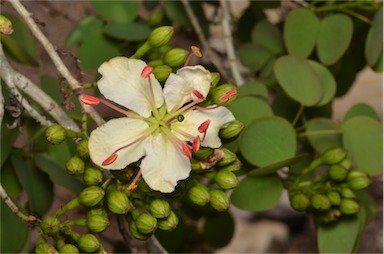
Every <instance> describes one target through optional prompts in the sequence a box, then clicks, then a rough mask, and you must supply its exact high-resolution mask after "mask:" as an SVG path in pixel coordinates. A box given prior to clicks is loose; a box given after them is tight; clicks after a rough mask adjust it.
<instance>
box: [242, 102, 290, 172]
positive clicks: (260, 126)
mask: <svg viewBox="0 0 384 254" xmlns="http://www.w3.org/2000/svg"><path fill="white" fill-rule="evenodd" d="M248 110H249V109H248ZM239 144H240V152H241V154H242V155H243V157H244V158H245V159H246V160H247V161H248V162H249V163H251V164H252V165H254V166H258V167H264V166H267V165H269V164H272V163H276V162H279V161H282V160H286V159H289V158H291V157H293V156H294V155H295V152H296V133H295V130H294V129H293V127H292V125H291V124H290V123H289V122H288V121H287V120H285V119H284V118H281V117H276V116H267V117H262V118H258V119H256V120H254V121H253V122H252V123H250V124H249V125H248V126H247V127H246V128H245V129H244V131H243V132H242V134H240V137H239Z"/></svg>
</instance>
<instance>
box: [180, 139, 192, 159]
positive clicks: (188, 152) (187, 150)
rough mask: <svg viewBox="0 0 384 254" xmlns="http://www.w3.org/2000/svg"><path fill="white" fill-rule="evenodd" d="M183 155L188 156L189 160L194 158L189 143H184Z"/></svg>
mask: <svg viewBox="0 0 384 254" xmlns="http://www.w3.org/2000/svg"><path fill="white" fill-rule="evenodd" d="M182 148H183V153H184V154H185V156H187V157H188V158H189V159H191V158H192V148H191V147H190V146H189V145H188V144H187V143H183V146H182Z"/></svg>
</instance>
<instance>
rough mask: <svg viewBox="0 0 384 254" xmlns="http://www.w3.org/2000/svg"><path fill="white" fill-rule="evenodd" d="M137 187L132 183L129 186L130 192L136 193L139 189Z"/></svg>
mask: <svg viewBox="0 0 384 254" xmlns="http://www.w3.org/2000/svg"><path fill="white" fill-rule="evenodd" d="M137 187H138V186H137V185H136V183H131V184H130V185H129V186H128V190H130V191H135V190H136V189H137Z"/></svg>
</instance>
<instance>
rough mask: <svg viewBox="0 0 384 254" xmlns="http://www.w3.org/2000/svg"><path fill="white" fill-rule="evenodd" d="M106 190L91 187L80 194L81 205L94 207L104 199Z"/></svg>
mask: <svg viewBox="0 0 384 254" xmlns="http://www.w3.org/2000/svg"><path fill="white" fill-rule="evenodd" d="M104 194H105V192H104V190H103V189H102V188H100V187H98V186H89V187H87V188H85V189H84V190H82V191H81V192H80V194H79V203H80V204H82V205H83V206H87V207H92V206H95V205H97V204H98V203H99V202H100V201H101V200H102V199H103V198H104Z"/></svg>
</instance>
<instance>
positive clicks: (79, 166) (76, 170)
mask: <svg viewBox="0 0 384 254" xmlns="http://www.w3.org/2000/svg"><path fill="white" fill-rule="evenodd" d="M65 166H66V168H67V172H68V174H70V175H73V176H77V175H81V174H83V173H84V167H85V164H84V161H83V160H82V159H80V158H79V157H76V156H75V157H72V158H70V159H69V160H68V161H67V163H66V164H65Z"/></svg>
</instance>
